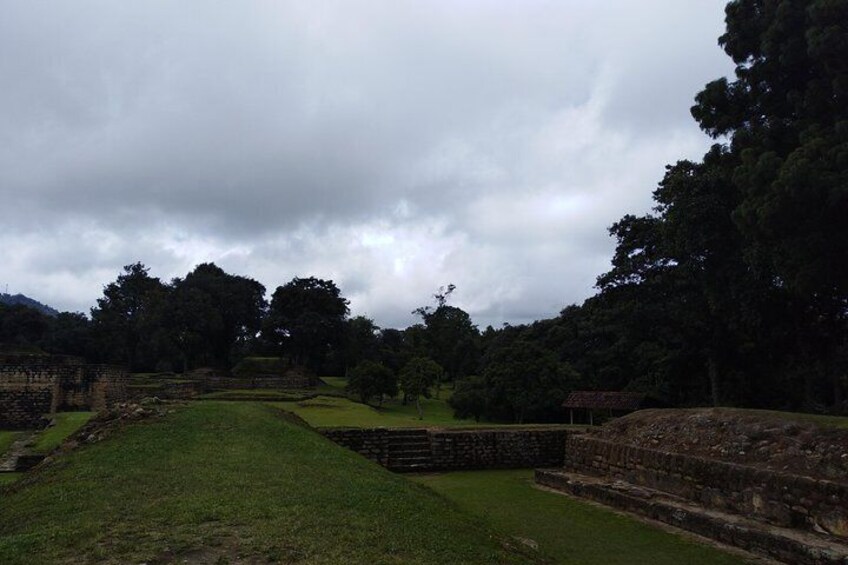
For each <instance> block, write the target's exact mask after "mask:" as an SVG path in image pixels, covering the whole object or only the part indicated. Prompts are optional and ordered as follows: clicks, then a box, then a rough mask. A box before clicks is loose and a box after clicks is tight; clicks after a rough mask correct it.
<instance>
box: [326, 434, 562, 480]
mask: <svg viewBox="0 0 848 565" xmlns="http://www.w3.org/2000/svg"><path fill="white" fill-rule="evenodd" d="M320 432H321V433H322V434H323V435H324V436H326V437H327V438H329V439H331V440H332V441H334V442H335V443H337V444H339V445H341V446H343V447H346V448H348V449H351V450H353V451H356V452H358V453H361V454H362V455H364V456H365V457H368V458H369V459H371V460H373V461H376V462H377V463H379V464H381V465H383V466H385V467H388V468H390V469H394V470H420V471H423V470H432V471H436V470H439V471H448V470H460V469H521V468H532V467H551V466H557V465H562V464H563V447H564V445H565V438H566V434H567V432H566V430H564V429H562V428H532V429H490V430H443V429H424V428H420V429H414V430H410V429H392V428H368V429H360V428H333V429H322V430H320ZM419 434H423V435H424V437H426V440H424V441H425V443H422V440H421V439H420V436H419ZM410 436H417V437H416V439H415V440H411V439H409V438H410Z"/></svg>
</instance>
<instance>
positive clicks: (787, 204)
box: [0, 0, 848, 421]
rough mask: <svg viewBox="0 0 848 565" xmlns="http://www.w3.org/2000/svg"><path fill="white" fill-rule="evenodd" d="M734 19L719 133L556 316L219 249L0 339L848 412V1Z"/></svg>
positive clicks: (763, 2)
mask: <svg viewBox="0 0 848 565" xmlns="http://www.w3.org/2000/svg"><path fill="white" fill-rule="evenodd" d="M726 26H727V27H726V32H725V33H724V35H722V36H721V38H720V39H719V43H720V45H721V46H722V47H723V48H724V50H725V51H726V53H727V54H728V55H729V56H730V57H731V58H732V60H733V61H734V63H735V65H736V69H735V77H734V79H733V80H728V79H726V78H720V79H718V80H715V81H713V82H710V83H709V84H707V85H706V87H705V88H704V89H703V90H702V91H701V92H699V93H698V94H697V96H696V98H695V102H696V103H695V105H694V106H693V107H692V115H693V117H694V118H695V119H696V121H697V122H698V124H699V125H700V127H701V128H702V129H703V130H704V131H705V132H706V133H707V134H709V135H710V136H712V137H713V138H714V139H715V140H716V143H715V144H714V145H713V146H712V148H711V149H710V150H709V151H708V152H707V153H706V154H705V155H704V157H703V158H702V159H701V160H699V161H679V162H677V163H675V164H673V165H670V166H668V167H667V170H666V173H665V176H664V178H663V179H662V180H661V181H660V183H659V185H658V187H657V188H656V190H655V191H654V202H655V207H654V209H653V211H652V212H651V213H649V214H646V215H642V216H634V215H627V216H625V217H624V218H622V219H621V220H619V221H618V222H616V223H615V224H614V225H613V226H612V227H611V228H610V233H611V235H612V236H613V237H614V238H615V239H616V250H615V254H614V257H613V259H612V266H611V269H610V270H609V271H608V272H607V273H604V274H602V275H601V276H599V277H598V279H597V290H598V292H597V294H596V295H595V296H593V297H591V298H589V299H588V300H586V301H585V302H584V303H583V304H581V305H572V306H568V307H567V308H565V309H564V310H562V311H561V312H560V313H559V315H557V316H556V317H553V318H550V319H545V320H540V321H537V322H534V323H532V324H529V325H518V326H511V325H505V326H504V327H501V328H492V327H488V328H486V329H485V330H483V331H482V332H481V331H479V330H478V328H477V327H476V326H474V324H473V323H472V321H471V318H470V316H469V315H468V313H467V312H465V311H463V310H462V309H460V308H458V307H456V306H453V305H451V304H450V303H449V299H450V294H451V292H452V290H453V287H451V286H449V287H447V288H446V289H443V290H441V291H439V292H437V293H436V295H435V296H434V302H433V303H432V304H430V305H425V306H422V307H420V308H418V309H417V310H416V311H415V313H416V314H417V316H418V317H419V318H420V322H419V323H417V324H414V325H412V326H410V327H408V328H406V329H403V330H399V329H388V328H379V327H377V326H376V324H375V323H374V322H373V321H372V320H370V319H368V318H366V317H362V316H356V317H350V316H349V310H348V303H347V300H345V299H344V297H343V296H342V294H341V292H340V290H339V289H338V288H337V287H336V286H335V284H334V283H333V282H332V281H325V280H321V279H315V278H307V279H294V280H292V281H291V282H289V283H287V284H286V285H283V286H280V287H278V288H277V289H276V290H275V291H274V293H273V294H272V295H271V299H270V301H267V302H266V299H265V289H264V288H263V287H262V285H260V284H259V283H257V282H256V281H253V280H251V279H249V278H244V277H240V276H236V275H230V274H227V273H225V272H224V271H222V270H221V269H220V268H218V267H217V266H215V265H213V264H204V265H200V266H198V267H197V268H196V269H195V270H194V271H192V272H191V273H189V274H188V275H186V277H184V278H181V279H174V280H173V281H170V282H168V283H163V282H162V281H160V280H159V279H157V278H154V277H151V276H150V275H149V273H148V272H147V270H146V269H145V268H144V266H143V265H141V264H135V265H130V266H128V267H127V268H126V269H125V271H124V273H122V274H121V275H120V276H119V277H118V279H117V280H116V281H115V282H114V283H111V284H110V285H108V286H107V287H106V288H105V289H104V296H103V297H102V298H101V299H100V300H98V306H97V307H96V308H94V309H93V310H92V314H91V319H90V320H89V319H88V318H86V317H85V316H82V315H80V314H61V315H60V316H58V317H56V318H50V319H47V318H46V317H42V318H41V319H39V318H38V316H36V315H35V314H32V313H30V312H24V311H23V310H22V309H20V308H17V309H15V308H4V309H2V310H0V316H2V319H0V341H6V342H22V341H24V342H29V343H32V344H34V345H36V346H39V347H42V348H44V349H46V350H51V351H61V352H64V353H76V354H81V355H85V356H86V357H87V358H89V359H91V360H97V361H103V362H122V363H127V364H129V365H130V366H131V367H132V368H133V369H134V370H161V369H165V368H167V369H171V370H176V371H182V370H187V369H191V368H193V367H197V366H205V365H215V366H231V364H232V363H233V362H234V360H236V359H238V358H240V357H243V356H245V355H270V354H273V355H277V354H282V355H286V356H287V357H288V358H290V359H292V360H294V361H296V362H298V363H303V364H306V365H309V366H310V367H313V368H314V369H315V370H316V371H319V372H322V373H324V374H339V375H342V374H343V375H348V377H349V378H350V379H351V382H352V384H353V389H354V390H355V392H356V393H357V394H359V395H360V396H361V398H362V399H363V400H369V401H374V402H379V399H380V398H382V396H383V395H384V394H395V393H397V389H398V379H399V378H400V376H401V375H402V374H403V373H404V368H405V367H407V366H408V365H409V364H410V363H411V362H412V361H413V360H415V361H416V363H415V365H416V366H417V367H419V368H420V367H423V365H422V364H421V363H423V362H424V360H428V361H432V363H434V364H435V365H436V366H437V367H438V370H435V369H434V370H432V371H430V372H429V373H428V374H429V376H428V377H427V379H430V380H433V381H443V382H449V383H452V384H453V385H454V387H455V391H454V392H453V396H452V398H451V403H452V405H453V406H454V408H455V410H456V411H457V414H458V415H461V416H466V417H478V418H484V419H490V420H498V421H547V420H555V419H558V418H560V417H561V411H560V410H559V406H560V404H561V402H562V400H563V399H564V398H565V396H566V395H567V393H568V392H569V391H571V390H574V389H589V390H591V389H597V390H632V391H640V392H646V393H649V394H651V395H653V396H655V397H657V398H659V399H662V400H665V401H666V402H668V403H669V404H671V405H677V406H693V405H706V404H712V405H734V406H745V407H756V408H775V409H790V410H805V411H816V412H825V411H827V412H833V413H845V412H848V404H846V400H845V393H846V390H848V41H846V39H845V38H847V37H848V3H846V2H845V1H844V0H842V1H832V0H805V1H797V2H785V1H777V0H735V1H733V2H730V3H729V4H728V6H727V8H726ZM10 320H11V321H10ZM431 368H432V367H431ZM422 374H423V373H422ZM406 377H407V378H408V379H409V378H411V377H410V374H409V371H408V372H407V374H406ZM425 380H426V379H425ZM411 386H413V385H412V384H410V383H407V387H411Z"/></svg>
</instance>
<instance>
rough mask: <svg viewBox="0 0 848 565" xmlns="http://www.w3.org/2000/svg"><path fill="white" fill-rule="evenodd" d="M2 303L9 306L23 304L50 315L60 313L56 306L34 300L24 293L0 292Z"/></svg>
mask: <svg viewBox="0 0 848 565" xmlns="http://www.w3.org/2000/svg"><path fill="white" fill-rule="evenodd" d="M0 304H8V305H9V306H14V305H15V304H20V305H22V306H28V307H30V308H32V309H33V310H38V311H39V312H41V313H42V314H46V315H48V316H58V315H59V311H58V310H56V309H55V308H51V307H50V306H47V305H46V304H42V303H41V302H39V301H38V300H33V299H32V298H30V297H29V296H24V295H23V294H5V293H3V292H0Z"/></svg>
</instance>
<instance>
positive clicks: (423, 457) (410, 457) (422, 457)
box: [389, 453, 432, 463]
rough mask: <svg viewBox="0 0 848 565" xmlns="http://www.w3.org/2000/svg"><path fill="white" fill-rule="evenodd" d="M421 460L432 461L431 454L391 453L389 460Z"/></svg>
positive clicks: (406, 461)
mask: <svg viewBox="0 0 848 565" xmlns="http://www.w3.org/2000/svg"><path fill="white" fill-rule="evenodd" d="M421 461H432V458H431V457H430V454H429V453H427V454H423V455H400V456H398V455H390V456H389V462H390V463H417V462H421Z"/></svg>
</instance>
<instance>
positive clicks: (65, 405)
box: [0, 355, 126, 429]
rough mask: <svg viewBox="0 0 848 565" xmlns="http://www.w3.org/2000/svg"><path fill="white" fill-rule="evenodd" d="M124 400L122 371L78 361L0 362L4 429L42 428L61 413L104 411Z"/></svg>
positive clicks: (0, 359)
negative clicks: (47, 418)
mask: <svg viewBox="0 0 848 565" xmlns="http://www.w3.org/2000/svg"><path fill="white" fill-rule="evenodd" d="M125 398H126V374H125V373H124V371H123V369H121V368H120V367H113V366H109V365H86V364H84V363H83V362H82V361H81V360H80V359H76V358H73V357H61V356H56V357H54V356H24V355H14V356H11V355H5V356H0V428H5V429H27V428H37V427H41V426H43V425H44V421H43V416H44V415H46V414H51V413H53V412H56V411H57V410H103V409H105V408H106V407H107V406H109V405H111V404H113V403H115V402H121V401H123V400H124V399H125Z"/></svg>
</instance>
